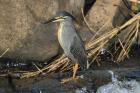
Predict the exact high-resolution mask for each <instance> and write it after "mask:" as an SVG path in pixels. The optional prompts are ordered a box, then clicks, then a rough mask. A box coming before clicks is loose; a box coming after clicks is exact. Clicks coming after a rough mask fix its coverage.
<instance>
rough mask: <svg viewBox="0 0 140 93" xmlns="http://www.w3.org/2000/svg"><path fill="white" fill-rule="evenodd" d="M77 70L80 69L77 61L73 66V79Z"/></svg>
mask: <svg viewBox="0 0 140 93" xmlns="http://www.w3.org/2000/svg"><path fill="white" fill-rule="evenodd" d="M77 70H78V64H77V63H76V64H75V66H73V76H72V78H73V79H76V72H77Z"/></svg>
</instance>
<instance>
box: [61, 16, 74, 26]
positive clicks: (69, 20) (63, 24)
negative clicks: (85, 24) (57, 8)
mask: <svg viewBox="0 0 140 93" xmlns="http://www.w3.org/2000/svg"><path fill="white" fill-rule="evenodd" d="M72 24H73V21H72V19H71V18H66V19H65V20H63V21H61V22H60V28H61V27H63V26H68V25H72Z"/></svg>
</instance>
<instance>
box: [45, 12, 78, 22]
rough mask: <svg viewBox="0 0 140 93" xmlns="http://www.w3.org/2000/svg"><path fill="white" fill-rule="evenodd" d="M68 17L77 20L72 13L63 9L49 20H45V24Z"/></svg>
mask: <svg viewBox="0 0 140 93" xmlns="http://www.w3.org/2000/svg"><path fill="white" fill-rule="evenodd" d="M67 18H71V19H72V20H75V17H74V16H72V15H71V14H70V13H68V12H66V11H61V12H58V13H56V15H55V16H53V17H51V18H50V19H49V20H48V21H47V22H45V23H44V24H48V23H51V22H61V21H63V20H65V19H67Z"/></svg>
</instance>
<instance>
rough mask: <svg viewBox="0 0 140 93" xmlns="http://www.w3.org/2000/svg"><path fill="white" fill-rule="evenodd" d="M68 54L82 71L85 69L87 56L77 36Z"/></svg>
mask: <svg viewBox="0 0 140 93" xmlns="http://www.w3.org/2000/svg"><path fill="white" fill-rule="evenodd" d="M70 53H71V55H73V57H74V59H72V60H73V61H74V60H76V61H77V63H78V64H79V65H80V66H81V67H82V68H83V69H86V65H87V64H86V63H87V54H86V51H85V48H84V45H83V42H82V41H81V39H80V37H78V36H77V35H76V36H75V37H74V39H73V41H72V45H71V46H70Z"/></svg>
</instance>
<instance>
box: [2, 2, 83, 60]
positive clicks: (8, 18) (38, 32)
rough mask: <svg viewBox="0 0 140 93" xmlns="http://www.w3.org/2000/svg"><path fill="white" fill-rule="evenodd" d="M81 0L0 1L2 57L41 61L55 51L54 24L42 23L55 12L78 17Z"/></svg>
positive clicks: (56, 48)
mask: <svg viewBox="0 0 140 93" xmlns="http://www.w3.org/2000/svg"><path fill="white" fill-rule="evenodd" d="M83 6H84V0H69V1H66V0H6V1H5V0H1V1H0V11H1V13H0V54H2V53H3V52H4V51H5V50H6V49H7V48H9V51H8V52H7V53H6V54H5V55H4V56H3V57H5V58H17V59H24V60H27V59H29V60H39V61H44V60H47V59H50V58H51V57H53V56H55V55H57V54H58V49H59V44H58V41H57V37H56V28H57V26H56V24H50V25H48V26H46V25H42V24H41V22H44V21H46V20H47V19H48V18H49V17H50V16H52V15H54V14H55V13H56V12H57V11H60V10H66V11H69V12H71V13H72V14H73V15H74V16H77V18H79V19H80V16H81V13H80V12H81V11H80V10H79V9H81V7H83Z"/></svg>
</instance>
